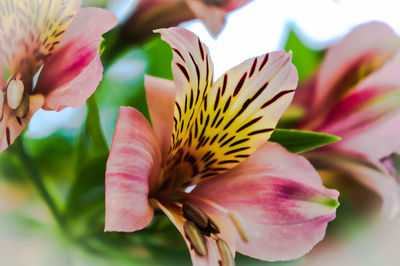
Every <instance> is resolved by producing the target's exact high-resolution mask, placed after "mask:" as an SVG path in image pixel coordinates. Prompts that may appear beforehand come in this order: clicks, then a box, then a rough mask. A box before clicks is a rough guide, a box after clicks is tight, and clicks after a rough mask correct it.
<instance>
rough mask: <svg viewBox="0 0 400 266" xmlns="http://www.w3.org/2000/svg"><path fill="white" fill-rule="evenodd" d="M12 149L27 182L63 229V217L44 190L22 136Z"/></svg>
mask: <svg viewBox="0 0 400 266" xmlns="http://www.w3.org/2000/svg"><path fill="white" fill-rule="evenodd" d="M13 148H14V150H15V151H16V153H17V154H18V156H19V158H20V159H21V162H22V165H23V166H24V167H25V171H26V176H27V177H28V179H29V181H30V182H31V183H32V184H33V185H34V187H35V188H36V190H37V192H38V193H39V195H40V197H41V198H42V200H43V201H44V202H45V203H46V204H47V206H48V208H49V209H50V211H51V213H52V215H53V217H54V219H55V220H56V222H57V224H58V225H59V226H60V228H61V229H65V228H66V224H65V221H64V219H63V216H62V215H61V212H60V211H59V209H58V208H57V206H56V204H55V201H54V199H53V197H52V196H51V195H50V193H49V191H48V190H47V188H46V186H45V184H44V182H43V177H42V175H41V173H40V170H39V168H38V167H37V166H36V164H35V162H34V161H33V159H32V158H31V157H30V156H29V155H28V154H27V152H26V150H25V148H24V145H23V143H22V136H20V137H18V138H17V139H16V140H15V142H14V145H13Z"/></svg>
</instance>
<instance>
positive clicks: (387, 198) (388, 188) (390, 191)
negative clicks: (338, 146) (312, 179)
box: [313, 153, 400, 217]
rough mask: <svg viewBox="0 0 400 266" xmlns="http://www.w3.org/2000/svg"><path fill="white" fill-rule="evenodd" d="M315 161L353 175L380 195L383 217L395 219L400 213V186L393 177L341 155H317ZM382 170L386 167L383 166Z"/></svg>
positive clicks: (314, 157)
mask: <svg viewBox="0 0 400 266" xmlns="http://www.w3.org/2000/svg"><path fill="white" fill-rule="evenodd" d="M314 160H315V161H316V162H318V163H323V164H324V166H326V167H330V168H332V169H335V170H336V171H340V172H343V173H345V174H349V175H351V176H352V177H354V178H356V179H357V180H358V181H359V182H361V183H362V184H364V185H365V186H367V187H369V188H370V189H372V190H373V191H375V192H376V193H377V194H379V195H380V196H381V198H382V200H383V206H382V214H383V216H385V217H394V216H395V215H396V214H397V213H399V211H400V185H399V183H398V182H397V180H396V179H395V178H394V177H393V176H391V175H389V174H388V173H383V172H381V171H379V170H378V169H374V168H372V167H369V166H366V165H365V164H362V163H360V162H358V161H356V160H354V159H353V158H351V157H347V156H343V155H341V154H332V153H329V154H325V153H315V154H314V156H313V161H314ZM382 168H384V167H383V166H382Z"/></svg>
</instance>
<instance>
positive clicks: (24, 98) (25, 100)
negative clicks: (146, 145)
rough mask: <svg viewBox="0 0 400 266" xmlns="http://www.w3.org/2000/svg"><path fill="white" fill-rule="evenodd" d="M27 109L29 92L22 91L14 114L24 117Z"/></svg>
mask: <svg viewBox="0 0 400 266" xmlns="http://www.w3.org/2000/svg"><path fill="white" fill-rule="evenodd" d="M28 111H29V94H28V93H27V92H24V94H23V96H22V100H21V103H20V104H19V106H18V107H17V109H16V110H15V115H16V116H17V117H19V118H24V117H25V116H26V114H27V113H28Z"/></svg>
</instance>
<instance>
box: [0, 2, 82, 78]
mask: <svg viewBox="0 0 400 266" xmlns="http://www.w3.org/2000/svg"><path fill="white" fill-rule="evenodd" d="M80 4H81V0H69V1H65V0H31V1H25V0H0V31H1V33H2V34H1V36H0V62H1V64H2V65H3V66H5V67H6V68H7V69H8V71H9V73H10V74H11V75H13V74H16V73H17V72H19V73H21V74H22V76H23V77H25V78H26V79H31V78H32V77H33V76H34V75H35V73H36V72H37V70H38V69H39V67H40V66H41V65H42V64H43V62H44V61H45V59H46V58H47V57H48V56H49V55H51V54H52V52H53V50H54V49H55V48H56V47H57V45H58V44H59V43H60V41H61V38H62V37H63V35H64V33H65V31H66V30H67V28H68V26H69V24H70V23H71V21H72V18H73V17H74V16H75V14H76V12H77V10H78V9H79V7H80Z"/></svg>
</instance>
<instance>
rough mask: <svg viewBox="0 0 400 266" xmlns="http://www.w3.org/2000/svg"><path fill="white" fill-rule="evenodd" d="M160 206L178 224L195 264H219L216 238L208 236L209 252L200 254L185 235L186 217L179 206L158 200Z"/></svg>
mask: <svg viewBox="0 0 400 266" xmlns="http://www.w3.org/2000/svg"><path fill="white" fill-rule="evenodd" d="M157 205H158V207H159V208H160V209H161V210H162V211H163V212H164V213H165V214H166V215H167V216H168V218H169V219H170V220H171V222H172V223H173V224H174V225H175V226H176V228H177V229H178V231H179V232H180V233H181V235H182V237H183V238H184V239H185V242H186V245H187V247H188V249H189V253H190V257H191V259H192V263H193V266H209V265H219V263H218V261H219V253H218V248H217V245H216V243H215V240H213V239H210V238H206V244H207V250H208V254H207V255H206V256H199V255H198V254H197V253H196V252H195V251H194V249H193V248H192V247H191V244H190V242H189V240H188V239H187V238H186V237H185V232H184V229H183V224H184V222H185V219H184V218H183V216H182V213H181V211H180V209H179V208H177V207H176V206H174V205H172V204H169V205H167V204H164V205H163V204H161V203H159V202H157Z"/></svg>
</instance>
